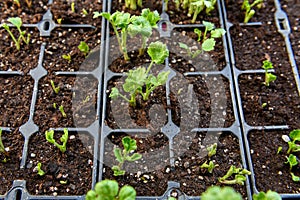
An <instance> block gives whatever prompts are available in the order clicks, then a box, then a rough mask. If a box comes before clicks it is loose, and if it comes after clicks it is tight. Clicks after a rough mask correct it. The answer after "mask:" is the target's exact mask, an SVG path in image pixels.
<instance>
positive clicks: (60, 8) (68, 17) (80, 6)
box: [50, 0, 102, 27]
mask: <svg viewBox="0 0 300 200" xmlns="http://www.w3.org/2000/svg"><path fill="white" fill-rule="evenodd" d="M72 2H74V9H75V12H73V11H72V6H71V4H72ZM50 8H51V11H52V13H53V18H54V19H53V20H54V21H55V22H56V23H58V22H57V20H60V19H61V23H62V24H90V25H93V26H95V27H99V26H101V17H99V18H96V19H93V16H94V14H93V12H102V1H101V0H74V1H68V0H60V1H53V4H51V5H50ZM84 10H85V11H86V12H87V13H88V14H87V15H86V14H84Z"/></svg>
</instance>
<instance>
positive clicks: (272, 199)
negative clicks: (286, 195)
mask: <svg viewBox="0 0 300 200" xmlns="http://www.w3.org/2000/svg"><path fill="white" fill-rule="evenodd" d="M253 200H281V196H280V195H279V194H278V193H277V192H274V191H272V190H268V191H267V193H265V192H259V193H258V194H253Z"/></svg>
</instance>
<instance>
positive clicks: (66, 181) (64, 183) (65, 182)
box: [59, 180, 68, 185]
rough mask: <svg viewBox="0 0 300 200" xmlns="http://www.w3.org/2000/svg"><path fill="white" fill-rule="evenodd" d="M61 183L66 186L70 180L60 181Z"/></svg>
mask: <svg viewBox="0 0 300 200" xmlns="http://www.w3.org/2000/svg"><path fill="white" fill-rule="evenodd" d="M59 183H60V184H62V185H66V184H67V183H68V180H65V181H63V180H60V181H59Z"/></svg>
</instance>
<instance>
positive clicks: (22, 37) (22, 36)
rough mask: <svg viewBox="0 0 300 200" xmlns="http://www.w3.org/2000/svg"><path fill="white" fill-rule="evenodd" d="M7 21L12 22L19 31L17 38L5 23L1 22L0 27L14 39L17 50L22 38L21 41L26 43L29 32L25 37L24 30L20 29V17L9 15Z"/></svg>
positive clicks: (19, 47) (28, 38)
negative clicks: (0, 25)
mask: <svg viewBox="0 0 300 200" xmlns="http://www.w3.org/2000/svg"><path fill="white" fill-rule="evenodd" d="M7 21H8V22H10V23H11V24H13V25H14V26H15V27H17V29H18V31H19V34H20V35H19V37H18V39H16V37H15V36H14V35H13V33H12V32H11V31H10V28H9V26H8V25H7V24H6V23H4V24H2V27H3V28H4V29H5V30H6V31H7V32H8V33H9V35H10V36H11V38H12V40H13V41H14V43H15V45H16V48H17V50H20V49H21V41H22V40H23V42H25V44H26V45H28V44H29V41H30V33H28V34H27V38H25V35H26V31H22V30H21V26H22V20H21V18H20V17H11V18H8V20H7Z"/></svg>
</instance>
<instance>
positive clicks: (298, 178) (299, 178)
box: [290, 172, 300, 182]
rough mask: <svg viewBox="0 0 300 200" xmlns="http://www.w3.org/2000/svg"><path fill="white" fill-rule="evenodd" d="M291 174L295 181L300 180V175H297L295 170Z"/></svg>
mask: <svg viewBox="0 0 300 200" xmlns="http://www.w3.org/2000/svg"><path fill="white" fill-rule="evenodd" d="M290 174H291V176H292V180H293V181H294V182H299V181H300V177H299V176H296V175H295V174H294V173H293V172H290Z"/></svg>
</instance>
